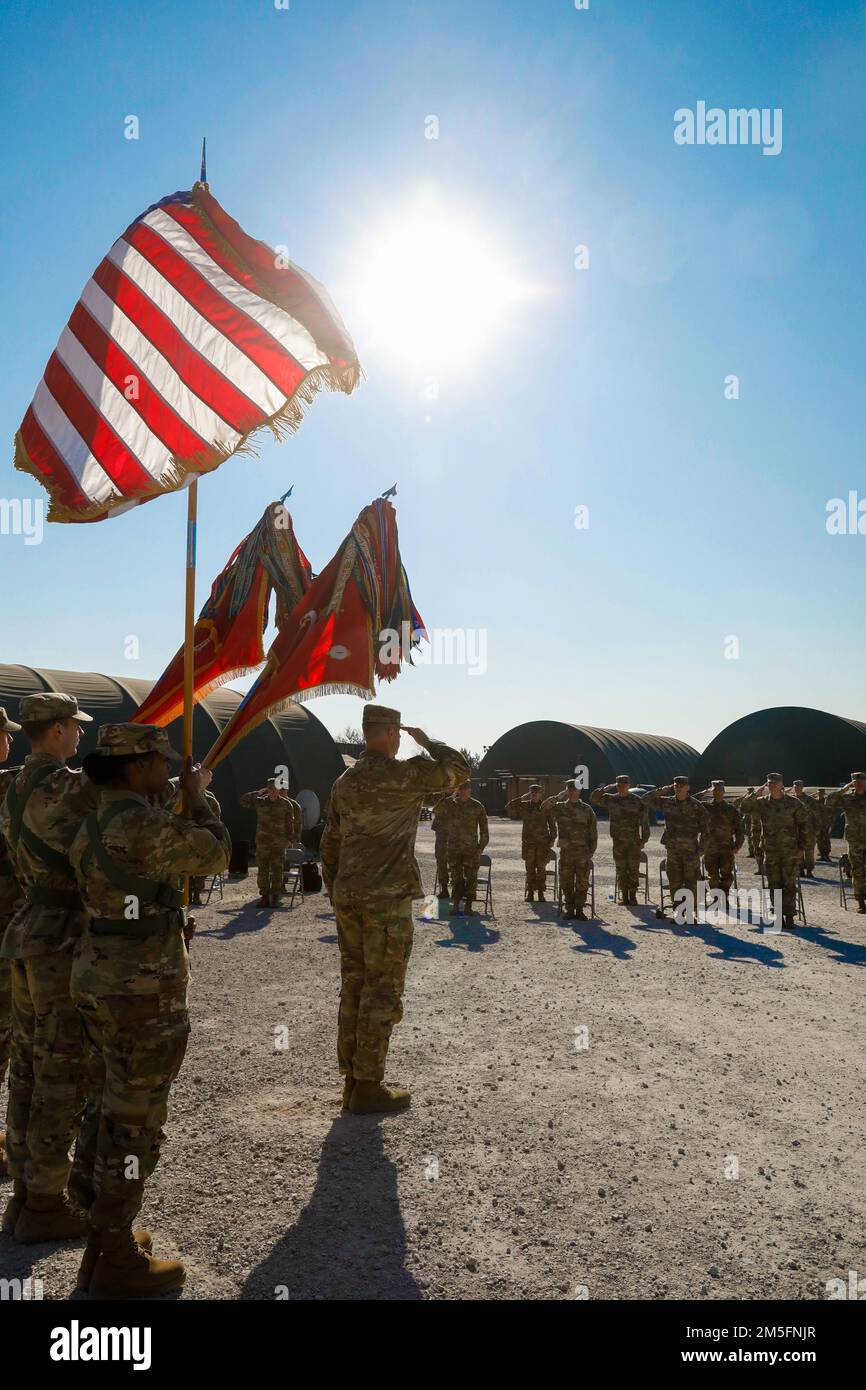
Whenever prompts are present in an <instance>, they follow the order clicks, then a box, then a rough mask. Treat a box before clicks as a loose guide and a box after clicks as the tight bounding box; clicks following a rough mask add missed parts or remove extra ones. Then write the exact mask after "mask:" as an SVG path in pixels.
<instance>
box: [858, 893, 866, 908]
mask: <svg viewBox="0 0 866 1390" xmlns="http://www.w3.org/2000/svg"><path fill="white" fill-rule="evenodd" d="M857 911H858V912H866V895H864V894H863V893H860V894H859V896H858V898H857Z"/></svg>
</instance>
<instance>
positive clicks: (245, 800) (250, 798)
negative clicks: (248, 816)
mask: <svg viewBox="0 0 866 1390" xmlns="http://www.w3.org/2000/svg"><path fill="white" fill-rule="evenodd" d="M257 796H258V792H257V791H256V792H244V794H243V796H242V797H241V798H240V805H241V806H245V807H250V806H254V805H255V804H256V797H257Z"/></svg>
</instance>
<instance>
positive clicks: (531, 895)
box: [526, 888, 541, 903]
mask: <svg viewBox="0 0 866 1390" xmlns="http://www.w3.org/2000/svg"><path fill="white" fill-rule="evenodd" d="M538 900H539V902H540V901H541V895H540V894H539V899H538ZM526 901H527V902H528V903H534V902H535V893H534V892H533V890H532V889H531V888H530V890H529V892H528V893H527V895H526Z"/></svg>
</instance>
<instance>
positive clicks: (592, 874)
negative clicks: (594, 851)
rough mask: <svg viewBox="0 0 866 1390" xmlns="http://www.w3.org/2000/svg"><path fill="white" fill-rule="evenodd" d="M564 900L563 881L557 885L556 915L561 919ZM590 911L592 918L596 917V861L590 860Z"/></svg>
mask: <svg viewBox="0 0 866 1390" xmlns="http://www.w3.org/2000/svg"><path fill="white" fill-rule="evenodd" d="M562 899H563V892H562V882H561V880H560V881H559V882H558V884H557V890H556V915H557V917H561V916H562ZM589 910H590V912H591V914H592V916H593V917H594V916H595V860H594V859H590V861H589Z"/></svg>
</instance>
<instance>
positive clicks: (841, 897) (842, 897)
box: [839, 859, 848, 912]
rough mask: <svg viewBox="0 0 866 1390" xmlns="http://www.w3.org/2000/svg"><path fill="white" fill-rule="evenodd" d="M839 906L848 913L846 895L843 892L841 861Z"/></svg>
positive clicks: (843, 881)
mask: <svg viewBox="0 0 866 1390" xmlns="http://www.w3.org/2000/svg"><path fill="white" fill-rule="evenodd" d="M839 906H840V907H841V908H843V909H844V911H845V912H847V911H848V894H847V893H846V891H845V873H844V870H843V868H842V860H841V859H840V860H839Z"/></svg>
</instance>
